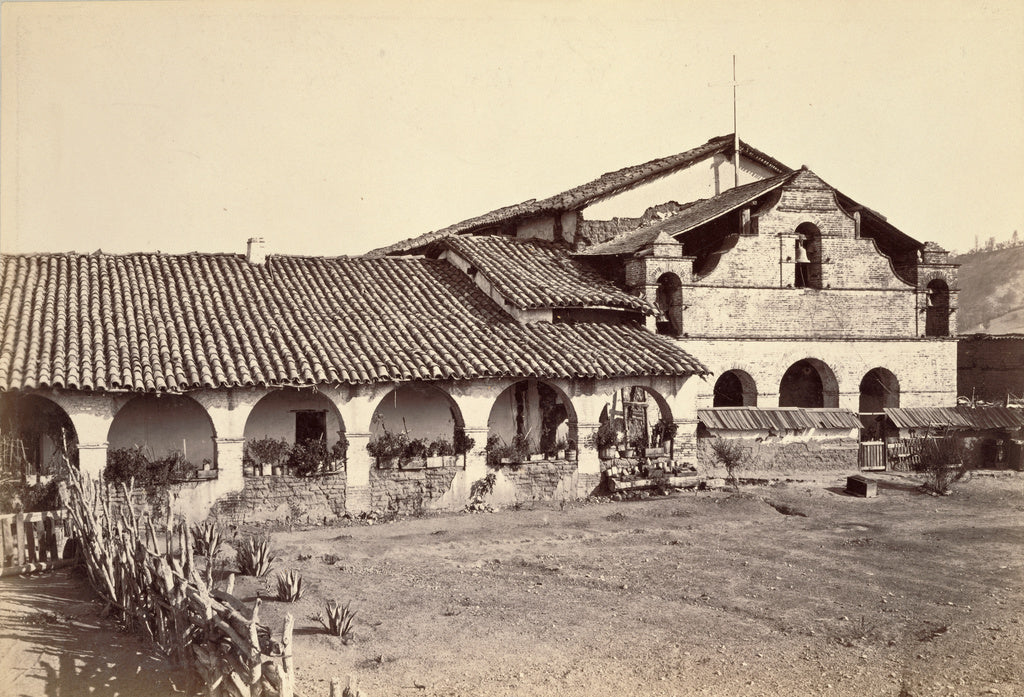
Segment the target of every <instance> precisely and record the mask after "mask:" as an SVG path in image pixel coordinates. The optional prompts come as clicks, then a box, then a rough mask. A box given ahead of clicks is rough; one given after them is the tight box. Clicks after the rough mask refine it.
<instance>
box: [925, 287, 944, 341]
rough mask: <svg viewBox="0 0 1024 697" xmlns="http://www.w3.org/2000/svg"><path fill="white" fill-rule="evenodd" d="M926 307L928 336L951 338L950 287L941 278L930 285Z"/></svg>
mask: <svg viewBox="0 0 1024 697" xmlns="http://www.w3.org/2000/svg"><path fill="white" fill-rule="evenodd" d="M926 302H927V304H926V306H925V321H924V333H925V335H926V336H949V286H948V285H947V284H946V282H945V281H943V280H942V279H941V278H936V279H935V280H933V281H930V282H929V283H928V288H927V295H926Z"/></svg>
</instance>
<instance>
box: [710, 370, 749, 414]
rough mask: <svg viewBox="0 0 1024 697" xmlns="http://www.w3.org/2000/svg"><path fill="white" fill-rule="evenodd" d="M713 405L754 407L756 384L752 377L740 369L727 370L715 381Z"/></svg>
mask: <svg viewBox="0 0 1024 697" xmlns="http://www.w3.org/2000/svg"><path fill="white" fill-rule="evenodd" d="M713 405H714V406H716V407H756V406H757V385H756V384H755V383H754V378H752V377H750V375H748V374H747V373H745V372H744V371H742V370H729V371H727V372H724V373H722V376H721V377H720V378H718V381H717V382H715V397H714V403H713Z"/></svg>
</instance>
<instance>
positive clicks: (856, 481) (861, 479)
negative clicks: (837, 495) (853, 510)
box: [846, 474, 878, 498]
mask: <svg viewBox="0 0 1024 697" xmlns="http://www.w3.org/2000/svg"><path fill="white" fill-rule="evenodd" d="M846 493H848V494H853V495H854V496H863V497H865V498H873V497H875V496H878V482H876V481H875V480H874V479H868V478H867V477H865V476H864V475H863V474H855V475H853V476H852V477H847V478H846Z"/></svg>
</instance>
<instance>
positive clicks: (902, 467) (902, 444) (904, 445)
mask: <svg viewBox="0 0 1024 697" xmlns="http://www.w3.org/2000/svg"><path fill="white" fill-rule="evenodd" d="M886 458H887V459H888V462H889V469H891V470H893V471H896V472H912V471H914V470H917V469H920V467H921V440H920V439H914V440H899V441H896V442H895V443H889V444H888V445H886Z"/></svg>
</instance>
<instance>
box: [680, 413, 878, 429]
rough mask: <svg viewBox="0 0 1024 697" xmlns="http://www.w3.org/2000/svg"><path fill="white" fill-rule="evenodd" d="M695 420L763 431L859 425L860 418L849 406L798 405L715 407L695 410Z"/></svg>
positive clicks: (844, 427)
mask: <svg viewBox="0 0 1024 697" xmlns="http://www.w3.org/2000/svg"><path fill="white" fill-rule="evenodd" d="M697 420H698V421H700V423H702V424H704V425H705V426H706V427H707V428H711V429H724V430H730V431H764V430H768V429H780V430H785V429H788V430H804V429H808V428H827V429H844V430H845V429H851V428H860V425H861V424H860V418H858V416H857V415H856V414H854V413H853V412H852V411H850V410H849V409H834V408H825V409H804V408H800V407H715V408H713V409H698V410H697Z"/></svg>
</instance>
